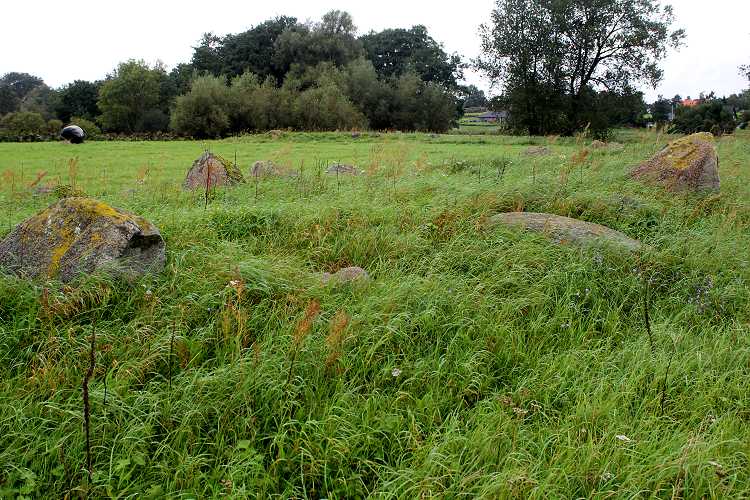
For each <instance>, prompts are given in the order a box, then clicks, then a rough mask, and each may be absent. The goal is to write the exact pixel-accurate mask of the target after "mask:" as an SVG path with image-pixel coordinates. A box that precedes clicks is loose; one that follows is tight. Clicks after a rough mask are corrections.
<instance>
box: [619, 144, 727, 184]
mask: <svg viewBox="0 0 750 500" xmlns="http://www.w3.org/2000/svg"><path fill="white" fill-rule="evenodd" d="M630 175H631V176H632V177H633V178H636V179H643V180H647V181H655V182H658V183H661V184H663V185H664V186H665V187H667V188H669V189H674V190H679V189H685V188H687V189H691V190H694V191H718V190H719V189H720V186H721V182H720V180H719V157H718V155H717V153H716V145H715V143H714V136H713V135H712V134H710V133H708V132H701V133H697V134H692V135H689V136H686V137H682V138H680V139H677V140H675V141H672V142H670V143H669V144H667V146H666V147H664V149H662V150H661V151H659V152H658V153H657V154H656V155H655V156H653V157H652V158H651V159H649V160H647V161H646V162H644V163H642V164H641V165H639V166H638V167H636V168H635V169H633V170H632V171H631V172H630Z"/></svg>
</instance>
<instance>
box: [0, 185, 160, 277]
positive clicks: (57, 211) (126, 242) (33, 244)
mask: <svg viewBox="0 0 750 500" xmlns="http://www.w3.org/2000/svg"><path fill="white" fill-rule="evenodd" d="M164 247H165V245H164V240H163V239H162V237H161V234H160V233H159V229H158V228H157V227H156V226H154V225H153V224H152V223H151V222H149V221H148V220H146V219H144V218H143V217H139V216H137V215H134V214H132V213H130V212H126V211H124V210H120V209H117V208H112V207H110V206H109V205H107V204H106V203H103V202H101V201H98V200H94V199H91V198H65V199H62V200H60V201H58V202H57V203H55V204H53V205H51V206H49V207H48V208H46V209H45V210H43V211H41V212H39V213H38V214H36V215H34V216H33V217H31V218H29V219H27V220H25V221H24V222H22V223H21V224H19V225H18V226H16V228H15V229H14V230H13V231H11V233H10V234H9V235H8V236H7V237H6V238H5V239H4V240H2V242H0V268H2V269H3V270H5V271H6V272H10V273H14V274H17V275H19V276H25V277H29V278H35V277H44V278H57V279H59V280H60V281H63V282H68V281H71V280H73V279H75V278H77V277H78V276H80V275H86V274H90V273H93V272H94V271H97V270H99V269H103V270H107V271H110V272H112V273H114V274H122V275H126V276H129V277H134V276H139V275H142V274H145V273H148V272H158V271H161V270H162V269H163V268H164V263H165V253H164Z"/></svg>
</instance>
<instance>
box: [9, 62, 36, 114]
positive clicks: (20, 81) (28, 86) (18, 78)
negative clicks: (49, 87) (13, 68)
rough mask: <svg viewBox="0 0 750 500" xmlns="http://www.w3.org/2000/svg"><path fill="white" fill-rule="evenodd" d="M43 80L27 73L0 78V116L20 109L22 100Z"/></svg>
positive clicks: (12, 73)
mask: <svg viewBox="0 0 750 500" xmlns="http://www.w3.org/2000/svg"><path fill="white" fill-rule="evenodd" d="M41 86H45V87H46V85H44V80H42V79H41V78H39V77H38V76H34V75H30V74H28V73H18V72H11V73H6V74H5V75H3V76H2V77H0V114H5V113H11V112H13V111H18V110H19V109H21V104H22V103H23V101H24V99H25V98H26V97H27V96H28V95H29V94H30V93H31V92H32V91H33V90H34V89H36V88H37V87H41Z"/></svg>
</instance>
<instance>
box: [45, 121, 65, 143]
mask: <svg viewBox="0 0 750 500" xmlns="http://www.w3.org/2000/svg"><path fill="white" fill-rule="evenodd" d="M62 128H63V122H62V120H58V119H57V118H53V119H51V120H50V121H48V122H47V135H48V136H49V137H50V138H55V137H57V136H58V135H59V134H60V131H61V130H62Z"/></svg>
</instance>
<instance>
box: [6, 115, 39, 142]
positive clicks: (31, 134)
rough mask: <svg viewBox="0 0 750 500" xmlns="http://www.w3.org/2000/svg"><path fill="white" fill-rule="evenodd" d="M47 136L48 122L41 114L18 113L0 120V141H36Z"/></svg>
mask: <svg viewBox="0 0 750 500" xmlns="http://www.w3.org/2000/svg"><path fill="white" fill-rule="evenodd" d="M47 135H48V127H47V122H46V121H45V120H44V117H42V115H40V114H39V113H32V112H29V111H17V112H15V113H8V114H7V115H5V116H3V117H2V118H1V119H0V140H4V141H36V140H40V139H42V138H44V137H46V136H47Z"/></svg>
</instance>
